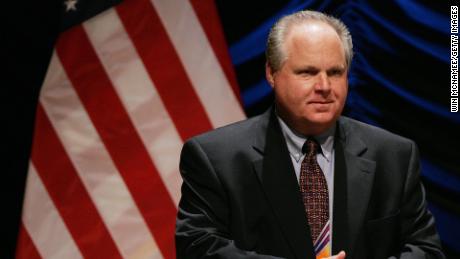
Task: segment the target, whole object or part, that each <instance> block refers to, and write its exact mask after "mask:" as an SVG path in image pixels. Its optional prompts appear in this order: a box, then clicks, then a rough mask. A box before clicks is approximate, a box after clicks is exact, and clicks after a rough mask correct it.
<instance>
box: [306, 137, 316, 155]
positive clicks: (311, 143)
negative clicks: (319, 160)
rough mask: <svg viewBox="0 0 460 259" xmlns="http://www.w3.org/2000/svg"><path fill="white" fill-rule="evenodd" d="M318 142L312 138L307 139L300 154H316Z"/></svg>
mask: <svg viewBox="0 0 460 259" xmlns="http://www.w3.org/2000/svg"><path fill="white" fill-rule="evenodd" d="M318 147H319V145H318V142H316V140H315V139H313V138H308V139H307V141H305V143H304V144H303V146H302V152H303V153H304V154H312V153H313V154H316V153H318Z"/></svg>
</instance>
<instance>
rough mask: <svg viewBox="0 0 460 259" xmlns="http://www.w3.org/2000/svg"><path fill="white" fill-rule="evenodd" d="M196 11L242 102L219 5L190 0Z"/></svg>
mask: <svg viewBox="0 0 460 259" xmlns="http://www.w3.org/2000/svg"><path fill="white" fill-rule="evenodd" d="M190 3H191V4H192V6H193V9H194V10H195V13H196V15H197V17H198V20H199V21H200V24H201V27H203V30H204V32H205V33H206V36H207V37H208V40H209V43H210V44H211V47H212V49H213V50H214V53H215V54H216V57H217V59H218V60H219V63H220V65H221V67H222V69H223V71H224V73H225V76H226V77H227V80H228V82H229V83H230V85H231V87H232V90H233V92H234V93H235V96H236V98H237V99H238V101H239V102H240V104H242V102H241V98H240V89H239V87H238V82H237V81H236V75H235V71H234V70H233V65H232V62H231V59H230V55H229V53H228V47H227V42H226V41H225V35H224V33H223V29H222V25H221V22H220V18H219V13H218V11H217V7H216V5H215V3H214V1H213V0H190Z"/></svg>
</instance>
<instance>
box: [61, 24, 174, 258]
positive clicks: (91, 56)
mask: <svg viewBox="0 0 460 259" xmlns="http://www.w3.org/2000/svg"><path fill="white" fill-rule="evenodd" d="M65 34H67V35H65V37H61V38H60V39H59V40H58V42H57V46H56V50H57V53H58V56H59V57H60V59H61V61H62V65H63V67H64V70H65V71H66V73H67V75H68V77H69V79H70V81H71V82H72V84H73V86H74V88H75V90H76V92H77V94H78V96H79V98H80V99H81V101H82V103H83V106H84V107H85V109H86V111H87V112H88V115H89V117H90V119H91V121H92V122H93V124H94V126H95V128H96V130H97V132H98V133H99V135H100V137H101V139H102V141H103V142H104V145H105V146H106V148H107V151H108V152H109V154H110V156H111V157H112V159H113V161H114V164H115V166H116V167H117V169H118V170H119V172H120V174H121V176H122V177H123V179H124V181H125V183H126V185H127V186H128V189H129V190H130V191H131V194H132V195H133V198H134V200H135V202H136V204H137V206H138V207H139V210H140V211H141V212H142V214H143V216H144V218H145V220H146V223H147V225H148V226H149V228H150V230H151V231H152V234H153V236H154V238H155V240H156V242H157V244H158V246H159V248H160V250H161V252H162V254H163V256H164V257H165V258H174V257H175V249H174V228H175V215H176V213H177V210H176V207H175V206H174V203H173V201H172V199H171V197H170V196H169V194H168V192H167V189H166V187H165V185H164V183H163V181H162V179H161V178H160V176H159V174H158V171H157V169H156V168H155V165H154V164H153V162H152V160H151V159H150V157H149V154H148V152H147V150H146V149H145V146H144V145H143V143H142V141H141V139H140V137H139V135H138V134H137V132H136V129H135V128H134V125H133V124H132V122H131V120H130V118H129V115H128V114H127V112H126V110H125V109H124V107H123V104H122V102H121V100H120V99H119V97H118V95H117V93H116V92H115V90H114V88H113V86H112V84H111V81H110V79H109V78H108V76H107V74H106V72H105V70H104V69H103V66H102V64H101V63H100V61H99V59H98V57H97V55H96V53H95V51H94V49H93V47H92V45H91V43H90V41H89V39H88V37H87V35H86V33H85V32H84V30H83V28H82V26H81V25H80V26H76V27H74V28H73V29H71V30H70V31H67V32H65ZM70 49H72V50H73V51H69V50H70ZM81 53H85V54H84V55H83V56H82V55H81ZM146 197H148V198H146Z"/></svg>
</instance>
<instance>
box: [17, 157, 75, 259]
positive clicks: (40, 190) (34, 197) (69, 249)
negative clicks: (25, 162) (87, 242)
mask: <svg viewBox="0 0 460 259" xmlns="http://www.w3.org/2000/svg"><path fill="white" fill-rule="evenodd" d="M22 222H23V223H24V227H25V229H26V230H27V232H28V233H29V236H30V238H31V239H32V241H33V242H34V245H35V247H36V248H37V250H38V253H39V254H40V256H41V257H42V258H49V259H53V258H56V259H59V258H66V259H74V258H75V259H78V258H83V256H82V255H81V253H80V250H79V249H78V247H77V245H76V244H75V241H74V240H73V238H72V237H71V235H70V233H69V231H68V230H67V227H66V226H65V223H64V221H63V220H62V218H61V216H60V215H59V212H58V211H57V209H56V207H55V205H54V203H53V201H52V200H51V198H50V196H49V194H48V192H47V191H46V187H45V186H44V185H43V182H42V181H41V179H40V177H39V176H38V174H37V171H36V169H35V167H34V165H33V164H32V162H30V163H29V171H28V175H27V185H26V195H25V199H24V206H23V213H22Z"/></svg>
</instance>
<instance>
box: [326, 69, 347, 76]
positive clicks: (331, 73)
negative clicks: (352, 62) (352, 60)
mask: <svg viewBox="0 0 460 259" xmlns="http://www.w3.org/2000/svg"><path fill="white" fill-rule="evenodd" d="M327 74H328V75H329V76H341V75H342V74H343V70H340V69H334V70H331V71H328V73H327Z"/></svg>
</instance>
